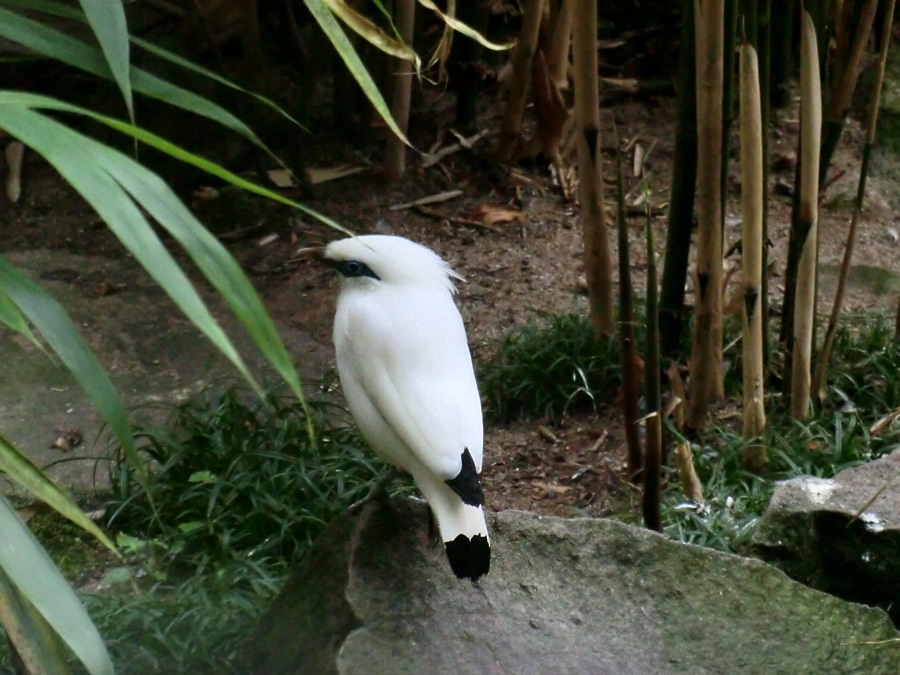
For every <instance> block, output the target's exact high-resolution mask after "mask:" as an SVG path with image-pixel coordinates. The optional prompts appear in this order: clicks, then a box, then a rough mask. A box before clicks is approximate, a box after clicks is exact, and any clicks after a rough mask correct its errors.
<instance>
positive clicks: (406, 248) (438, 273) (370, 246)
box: [323, 234, 465, 293]
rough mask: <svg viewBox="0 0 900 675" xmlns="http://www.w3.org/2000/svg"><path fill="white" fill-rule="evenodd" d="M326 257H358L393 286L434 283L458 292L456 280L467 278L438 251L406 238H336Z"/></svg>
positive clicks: (354, 258) (346, 258)
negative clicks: (453, 267) (454, 280)
mask: <svg viewBox="0 0 900 675" xmlns="http://www.w3.org/2000/svg"><path fill="white" fill-rule="evenodd" d="M323 257H324V258H325V260H328V261H334V262H344V261H350V260H355V261H357V262H360V263H363V264H365V265H366V266H368V267H369V269H371V270H372V272H374V274H375V275H376V276H377V278H378V280H379V281H382V282H384V283H386V284H390V285H395V284H397V285H399V284H407V283H409V284H415V285H418V286H421V285H434V286H440V287H443V288H446V289H447V290H448V291H450V292H451V293H456V288H455V286H454V285H453V279H457V280H459V281H465V279H464V278H463V277H462V275H460V274H458V273H457V272H455V271H454V270H453V269H452V268H451V267H450V265H448V264H447V262H446V261H445V260H444V259H443V258H441V257H440V256H439V255H438V254H437V253H435V252H434V251H432V250H431V249H429V248H426V247H425V246H422V245H421V244H417V243H415V242H413V241H410V240H409V239H404V238H403V237H395V236H391V235H385V234H367V235H362V236H359V237H352V238H349V239H339V240H338V241H333V242H331V243H330V244H328V246H326V247H325V253H324V256H323Z"/></svg>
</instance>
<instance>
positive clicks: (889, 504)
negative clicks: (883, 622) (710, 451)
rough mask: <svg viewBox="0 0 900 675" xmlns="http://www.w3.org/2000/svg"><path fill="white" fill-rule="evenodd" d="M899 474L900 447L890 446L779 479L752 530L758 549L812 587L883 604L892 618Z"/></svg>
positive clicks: (899, 610)
mask: <svg viewBox="0 0 900 675" xmlns="http://www.w3.org/2000/svg"><path fill="white" fill-rule="evenodd" d="M892 478H893V479H895V480H893V482H891V480H892ZM898 478H900V450H895V451H894V452H893V453H891V454H890V455H888V456H886V457H882V458H881V459H879V460H876V461H874V462H870V463H868V464H864V465H862V466H858V467H854V468H852V469H847V470H846V471H842V472H841V473H839V474H838V475H837V476H835V477H834V478H833V479H824V478H815V477H813V476H803V477H800V478H794V479H792V480H788V481H784V482H782V483H779V484H778V485H777V486H776V488H775V493H774V494H773V495H772V500H771V502H770V503H769V507H768V509H767V510H766V512H765V514H764V515H763V518H762V520H761V522H760V525H759V527H758V528H757V531H756V534H755V535H754V538H753V545H754V549H755V551H756V552H757V553H758V554H759V555H760V557H762V558H764V559H765V560H768V561H770V562H772V563H774V564H776V565H777V566H778V567H780V568H781V569H783V570H784V571H785V572H787V573H788V574H789V575H790V576H791V577H793V578H794V579H797V580H798V581H801V582H803V583H805V584H808V585H810V586H813V587H814V588H818V589H821V590H823V591H826V592H828V593H833V594H834V595H837V596H839V597H842V598H846V599H848V600H853V601H855V602H863V603H866V604H870V605H879V606H883V607H885V608H887V609H889V611H890V612H891V613H892V616H893V619H894V621H895V622H897V621H898V620H900V480H897V479H898ZM885 485H888V488H887V489H884V490H883V488H884V486H885ZM880 490H883V491H882V492H880V494H879V491H880ZM876 495H878V496H877V498H876V499H875V500H874V501H873V500H872V498H873V497H874V496H876ZM870 502H871V503H870ZM860 512H861V513H860ZM857 513H860V516H859V518H856V517H855V516H856V514H857Z"/></svg>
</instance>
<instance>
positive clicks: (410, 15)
mask: <svg viewBox="0 0 900 675" xmlns="http://www.w3.org/2000/svg"><path fill="white" fill-rule="evenodd" d="M396 12H397V13H396V16H395V17H394V25H395V26H396V28H397V31H398V32H399V33H400V37H401V38H402V39H403V42H404V43H405V44H412V39H413V26H414V25H415V21H416V0H397V3H396ZM394 65H395V68H397V69H398V71H399V72H397V73H396V75H395V77H396V79H395V80H394V92H393V95H392V97H391V116H392V117H393V118H394V121H395V122H396V123H397V126H398V127H400V131H402V132H403V134H404V135H406V129H407V127H408V125H409V103H410V97H411V95H412V78H413V76H412V72H411V71H410V70H409V64H408V63H404V62H403V61H401V60H400V59H394ZM384 169H385V174H386V175H387V179H388V180H389V181H395V180H399V179H400V178H401V177H402V176H403V174H404V173H405V172H406V144H405V143H404V142H403V140H402V139H400V138H398V137H397V136H395V135H394V134H391V135H390V136H389V137H388V141H387V148H386V150H385V158H384Z"/></svg>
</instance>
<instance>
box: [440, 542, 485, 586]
mask: <svg viewBox="0 0 900 675" xmlns="http://www.w3.org/2000/svg"><path fill="white" fill-rule="evenodd" d="M445 546H446V547H447V559H448V560H449V561H450V569H452V570H453V573H454V574H455V575H456V576H457V577H458V578H460V579H463V578H466V579H471V580H472V581H475V580H476V579H477V578H478V577H480V576H482V575H485V574H487V573H488V570H489V569H490V568H491V545H490V544H489V543H488V539H487V537H485V536H483V535H480V534H476V535H475V536H474V537H471V538H469V537H467V536H466V535H464V534H460V535H457V537H456V539H454V540H453V541H448V542H446V543H445Z"/></svg>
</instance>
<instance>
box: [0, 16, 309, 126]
mask: <svg viewBox="0 0 900 675" xmlns="http://www.w3.org/2000/svg"><path fill="white" fill-rule="evenodd" d="M0 5H6V6H12V7H25V8H27V9H29V10H31V11H39V12H44V13H45V14H50V15H51V16H58V17H62V18H65V19H73V20H75V21H82V22H86V21H87V18H86V17H85V15H84V12H81V11H79V10H77V9H75V8H74V7H69V6H68V5H61V4H59V3H57V2H46V1H45V0H0ZM130 40H131V43H132V44H133V45H135V46H137V47H140V48H141V49H143V50H145V51H148V52H150V53H151V54H153V55H154V56H158V57H159V58H161V59H164V60H166V61H169V62H170V63H174V64H175V65H177V66H179V67H181V68H184V69H185V70H190V71H192V72H194V73H197V74H198V75H202V76H203V77H206V78H208V79H210V80H213V81H214V82H216V83H218V84H221V85H223V86H225V87H229V88H231V89H234V90H235V91H239V92H241V93H243V94H247V95H248V96H252V97H253V98H255V99H256V100H257V101H259V102H260V103H262V104H263V105H265V106H267V107H268V108H271V109H272V110H273V111H274V112H276V113H278V114H279V115H281V116H282V117H284V118H285V119H287V120H289V121H290V122H291V123H293V124H295V125H297V126H298V127H300V128H301V129H302V128H304V127H303V125H302V124H300V122H298V121H297V120H296V119H295V118H294V117H292V116H291V115H290V114H289V113H288V112H287V111H286V110H285V109H284V108H282V107H281V106H279V105H278V104H277V103H275V102H274V101H272V100H271V99H269V98H266V97H265V96H262V95H261V94H256V93H254V92H252V91H250V90H248V89H244V88H243V87H242V86H240V85H239V84H236V83H235V82H232V81H231V80H229V79H227V78H225V77H222V76H221V75H219V74H218V73H215V72H213V71H211V70H209V69H208V68H204V67H203V66H200V65H197V64H196V63H194V62H193V61H190V60H188V59H186V58H184V57H183V56H180V55H178V54H175V53H174V52H170V51H169V50H167V49H163V48H162V47H160V46H159V45H155V44H153V43H152V42H149V41H147V40H144V39H142V38H139V37H135V36H134V35H131V36H130Z"/></svg>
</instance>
